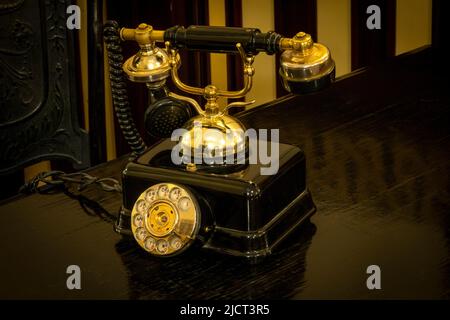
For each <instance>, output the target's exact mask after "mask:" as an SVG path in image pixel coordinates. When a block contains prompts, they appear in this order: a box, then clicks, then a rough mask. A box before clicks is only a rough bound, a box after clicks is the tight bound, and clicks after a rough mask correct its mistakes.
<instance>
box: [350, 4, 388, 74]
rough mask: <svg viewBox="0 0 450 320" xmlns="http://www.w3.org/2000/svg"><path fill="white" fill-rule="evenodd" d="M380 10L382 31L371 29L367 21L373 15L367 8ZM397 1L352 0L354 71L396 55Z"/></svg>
mask: <svg viewBox="0 0 450 320" xmlns="http://www.w3.org/2000/svg"><path fill="white" fill-rule="evenodd" d="M371 5H377V6H378V7H379V8H380V20H381V26H380V29H369V28H368V27H367V19H368V18H369V17H370V16H371V15H372V14H373V13H367V8H368V7H369V6H371ZM395 12H396V5H395V0H352V2H351V15H352V16H351V24H352V33H351V35H352V70H355V69H358V68H361V67H365V66H368V65H373V64H376V63H378V62H380V61H383V60H386V59H387V58H389V57H392V56H394V55H395V24H396V23H395V16H396V14H395Z"/></svg>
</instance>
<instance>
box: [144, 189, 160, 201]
mask: <svg viewBox="0 0 450 320" xmlns="http://www.w3.org/2000/svg"><path fill="white" fill-rule="evenodd" d="M156 196H157V194H156V190H153V189H150V190H148V191H147V193H146V194H145V200H147V201H148V202H153V201H155V200H156Z"/></svg>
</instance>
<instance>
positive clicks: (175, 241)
mask: <svg viewBox="0 0 450 320" xmlns="http://www.w3.org/2000/svg"><path fill="white" fill-rule="evenodd" d="M170 246H171V247H172V248H173V249H175V250H179V249H181V247H182V246H183V242H182V241H181V239H180V238H178V237H176V236H174V237H172V239H170Z"/></svg>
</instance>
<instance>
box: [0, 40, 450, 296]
mask: <svg viewBox="0 0 450 320" xmlns="http://www.w3.org/2000/svg"><path fill="white" fill-rule="evenodd" d="M435 54H436V53H434V52H432V51H431V49H427V50H424V51H420V52H417V53H415V54H412V55H407V56H402V57H400V58H397V59H395V61H393V62H392V63H389V64H387V65H383V66H379V67H377V68H373V69H370V70H366V71H362V72H359V73H355V74H352V75H351V76H350V77H348V78H346V79H340V80H339V81H338V82H336V83H335V84H334V85H333V86H332V87H330V88H329V89H327V90H325V91H322V92H320V93H317V94H313V95H308V96H296V97H294V96H287V97H285V98H283V99H280V100H278V101H275V102H273V103H271V104H267V105H264V106H261V107H259V108H257V109H253V110H251V111H249V112H245V113H243V114H242V115H241V119H242V120H243V121H244V123H245V124H246V125H247V127H254V128H279V129H280V134H281V141H282V142H285V143H291V144H296V145H299V146H301V147H302V148H303V149H304V151H305V153H306V156H307V163H308V169H307V170H308V171H307V174H308V184H309V187H310V189H311V191H312V194H313V197H314V200H315V203H316V205H317V208H318V211H317V213H316V214H315V215H314V217H313V218H312V219H311V220H312V224H309V225H306V226H305V227H304V228H302V229H301V230H300V231H299V232H298V233H296V234H295V236H293V237H292V238H291V239H289V241H288V242H287V243H286V244H285V246H284V247H283V248H282V250H280V251H279V252H277V253H275V254H274V255H273V256H271V257H270V258H268V259H267V260H266V261H264V262H263V263H262V264H259V265H253V266H252V265H247V264H245V263H243V262H242V261H240V260H237V259H235V258H230V257H224V256H219V255H217V254H212V253H208V252H205V251H198V252H196V253H194V254H192V255H190V256H181V257H178V258H172V259H163V260H158V259H155V258H152V257H149V256H148V255H147V254H146V253H145V252H143V250H141V249H140V248H138V247H137V246H136V245H135V244H134V243H132V242H131V243H129V242H126V241H121V237H120V236H119V235H117V234H116V233H114V232H113V231H112V225H111V223H110V222H108V219H107V218H104V219H102V218H100V217H99V215H103V213H102V210H103V209H104V210H106V211H108V212H110V213H113V214H115V213H116V212H117V210H118V209H119V207H120V204H121V197H120V195H119V194H117V193H105V192H102V191H99V190H98V189H96V188H95V187H92V188H91V189H89V190H88V191H86V192H85V193H84V194H85V196H86V197H87V198H89V199H92V200H95V201H96V202H97V203H98V206H97V211H98V214H95V213H93V211H92V210H88V211H87V212H90V213H91V215H89V214H87V212H86V211H85V210H83V208H82V206H81V205H80V203H79V202H78V201H76V200H74V199H71V198H68V197H67V196H66V195H64V194H56V195H47V196H45V195H32V196H26V197H20V198H17V199H14V200H11V201H9V202H6V203H3V204H2V205H1V207H0V215H1V220H2V224H1V227H0V228H1V229H0V230H1V231H0V242H1V243H2V248H1V250H0V260H1V263H0V298H3V299H4V298H125V299H127V298H133V299H141V298H143V299H147V298H148V299H166V298H179V299H195V298H200V299H203V298H213V299H215V298H291V299H301V298H338V299H341V298H364V299H366V298H368V299H371V298H395V299H397V298H449V297H450V265H449V263H450V260H449V251H450V250H449V246H450V232H449V231H450V194H449V191H450V163H449V159H450V157H449V156H450V154H449V152H450V140H449V134H450V127H449V114H450V100H449V99H450V95H449V90H450V84H449V77H448V73H446V71H445V70H443V69H438V68H437V67H435V66H434V64H433V63H434V62H435V61H438V62H440V61H442V60H438V59H437V58H436V56H435ZM124 163H125V162H124V160H116V161H112V162H109V163H107V164H104V165H101V166H100V167H97V168H94V169H93V170H92V174H93V175H96V176H115V177H117V178H118V177H119V175H120V171H121V169H122V168H123V166H124ZM102 208H103V209H102ZM71 264H76V265H79V266H80V267H81V271H82V290H73V291H70V290H67V289H66V278H67V276H68V275H67V274H66V268H67V266H68V265H71ZM372 264H375V265H379V266H380V268H381V286H382V289H381V290H372V291H371V290H368V289H367V287H366V279H367V277H368V274H366V268H367V267H368V266H369V265H372Z"/></svg>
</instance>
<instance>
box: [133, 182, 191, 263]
mask: <svg viewBox="0 0 450 320" xmlns="http://www.w3.org/2000/svg"><path fill="white" fill-rule="evenodd" d="M131 221H132V223H131V230H132V231H133V235H134V238H135V239H136V241H137V242H138V243H139V245H140V246H141V247H142V248H144V249H145V250H146V251H148V252H150V253H151V254H154V255H157V256H168V255H174V254H178V253H180V252H182V251H183V250H184V249H186V248H187V247H189V246H190V245H191V244H192V242H193V240H194V239H195V237H196V236H197V233H198V229H199V226H200V210H199V207H198V204H197V201H196V199H195V197H194V196H193V194H192V193H191V192H190V191H189V190H188V189H186V188H185V187H182V186H180V185H176V184H173V183H158V184H155V185H153V186H151V187H150V188H148V189H147V190H145V191H144V192H143V193H142V194H141V195H140V196H139V198H138V200H137V201H136V203H135V204H134V207H133V210H132V213H131Z"/></svg>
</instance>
